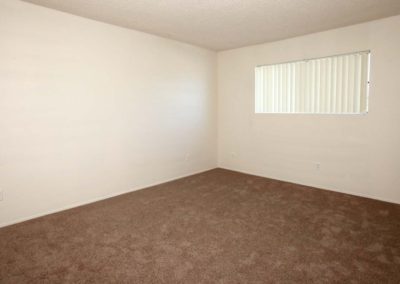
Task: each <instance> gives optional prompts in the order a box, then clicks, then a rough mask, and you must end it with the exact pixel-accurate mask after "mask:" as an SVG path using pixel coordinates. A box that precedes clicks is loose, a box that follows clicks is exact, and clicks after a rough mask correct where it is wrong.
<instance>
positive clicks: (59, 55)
mask: <svg viewBox="0 0 400 284" xmlns="http://www.w3.org/2000/svg"><path fill="white" fill-rule="evenodd" d="M216 103H217V101H216V53H214V52H211V51H208V50H205V49H202V48H198V47H194V46H190V45H187V44H183V43H179V42H176V41H172V40H168V39H163V38H160V37H156V36H152V35H148V34H145V33H140V32H135V31H131V30H128V29H123V28H119V27H115V26H111V25H107V24H103V23H99V22H95V21H91V20H87V19H84V18H80V17H76V16H72V15H68V14H65V13H61V12H57V11H54V10H50V9H46V8H43V7H39V6H34V5H32V4H28V3H24V2H20V1H15V0H2V1H1V2H0V188H1V189H2V190H3V193H4V200H3V201H0V226H3V225H6V224H9V223H13V222H16V221H20V220H23V219H26V218H30V217H33V216H37V215H41V214H44V213H48V212H51V211H57V210H60V209H63V208H66V207H70V206H74V205H77V204H81V203H85V202H89V201H93V200H95V199H98V198H102V197H105V196H111V195H115V194H118V193H121V192H124V191H129V190H131V189H137V188H142V187H145V186H147V185H150V184H154V183H158V182H162V181H166V180H169V179H173V178H177V177H179V176H184V175H188V174H191V173H194V172H199V171H203V170H206V169H209V168H214V167H216V148H217V147H216V139H217V134H216V126H217V121H216Z"/></svg>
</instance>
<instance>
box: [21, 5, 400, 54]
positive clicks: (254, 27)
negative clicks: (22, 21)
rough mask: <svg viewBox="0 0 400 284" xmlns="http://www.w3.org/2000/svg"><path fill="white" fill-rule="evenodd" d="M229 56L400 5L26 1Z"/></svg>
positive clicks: (378, 15)
mask: <svg viewBox="0 0 400 284" xmlns="http://www.w3.org/2000/svg"><path fill="white" fill-rule="evenodd" d="M24 1H26V2H31V3H35V4H38V5H42V6H45V7H49V8H53V9H56V10H60V11H64V12H68V13H71V14H75V15H79V16H82V17H86V18H90V19H94V20H98V21H102V22H106V23H110V24H114V25H118V26H122V27H127V28H131V29H135V30H139V31H144V32H148V33H152V34H156V35H160V36H163V37H167V38H172V39H176V40H179V41H183V42H187V43H191V44H195V45H199V46H203V47H207V48H209V49H213V50H225V49H231V48H237V47H241V46H246V45H251V44H257V43H263V42H269V41H275V40H279V39H284V38H289V37H294V36H299V35H304V34H308V33H313V32H318V31H323V30H328V29H333V28H338V27H342V26H347V25H352V24H356V23H360V22H364V21H369V20H374V19H379V18H383V17H388V16H392V15H397V14H400V0H24Z"/></svg>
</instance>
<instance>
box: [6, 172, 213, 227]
mask: <svg viewBox="0 0 400 284" xmlns="http://www.w3.org/2000/svg"><path fill="white" fill-rule="evenodd" d="M215 168H216V167H212V168H209V169H204V170H200V171H196V172H192V173H190V174H185V175H181V176H178V177H174V178H171V179H167V180H163V181H158V182H154V183H151V184H148V185H146V186H140V187H137V188H131V189H129V190H126V191H119V192H116V193H112V194H108V195H103V196H101V197H96V198H92V199H89V200H86V201H83V202H77V203H74V204H71V205H68V206H63V207H61V208H57V209H54V210H49V211H46V212H42V213H38V214H33V215H30V216H28V217H24V218H19V219H16V220H13V221H10V222H4V223H1V224H0V228H3V227H6V226H10V225H14V224H17V223H21V222H25V221H28V220H32V219H35V218H39V217H43V216H46V215H49V214H53V213H57V212H61V211H64V210H68V209H72V208H75V207H79V206H82V205H86V204H90V203H94V202H97V201H101V200H105V199H108V198H112V197H115V196H118V195H122V194H125V193H129V192H133V191H136V190H141V189H146V188H149V187H152V186H156V185H160V184H163V183H167V182H170V181H174V180H178V179H181V178H185V177H188V176H192V175H196V174H200V173H203V172H206V171H209V170H212V169H215Z"/></svg>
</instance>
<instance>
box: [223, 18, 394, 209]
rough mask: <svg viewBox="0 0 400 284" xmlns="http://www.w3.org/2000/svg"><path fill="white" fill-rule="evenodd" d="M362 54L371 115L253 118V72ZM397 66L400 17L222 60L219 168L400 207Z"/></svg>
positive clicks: (258, 47) (258, 48)
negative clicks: (367, 53)
mask: <svg viewBox="0 0 400 284" xmlns="http://www.w3.org/2000/svg"><path fill="white" fill-rule="evenodd" d="M363 50H371V85H370V101H369V102H370V109H369V113H368V114H366V115H309V114H255V113H254V67H255V66H256V65H260V64H273V63H280V62H287V61H292V60H299V59H307V58H315V57H323V56H329V55H335V54H343V53H348V52H354V51H363ZM399 66H400V16H396V17H391V18H386V19H383V20H378V21H373V22H368V23H364V24H360V25H355V26H350V27H346V28H341V29H335V30H330V31H326V32H321V33H316V34H311V35H307V36H301V37H297V38H292V39H288V40H283V41H279V42H274V43H267V44H262V45H255V46H250V47H245V48H240V49H234V50H229V51H225V52H221V53H219V54H218V154H219V155H218V156H219V157H218V162H219V166H220V167H223V168H229V169H234V170H239V171H243V172H248V173H253V174H257V175H261V176H265V177H270V178H275V179H280V180H285V181H292V182H296V183H300V184H305V185H312V186H317V187H321V188H325V189H331V190H336V191H341V192H347V193H352V194H357V195H361V196H368V197H372V198H376V199H382V200H387V201H391V202H396V203H400V109H399V106H400V84H399V80H400V76H399ZM318 164H319V165H320V166H319V168H318Z"/></svg>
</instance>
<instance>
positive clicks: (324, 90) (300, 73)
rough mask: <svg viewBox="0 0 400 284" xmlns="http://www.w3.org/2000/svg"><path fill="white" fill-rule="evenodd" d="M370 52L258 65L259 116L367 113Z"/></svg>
mask: <svg viewBox="0 0 400 284" xmlns="http://www.w3.org/2000/svg"><path fill="white" fill-rule="evenodd" d="M369 61H370V52H369V51H364V52H357V53H351V54H344V55H337V56H331V57H324V58H317V59H310V60H302V61H294V62H289V63H281V64H274V65H264V66H257V67H256V69H255V77H256V78H255V112H256V113H316V114H361V113H366V112H367V111H368V87H369Z"/></svg>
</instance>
